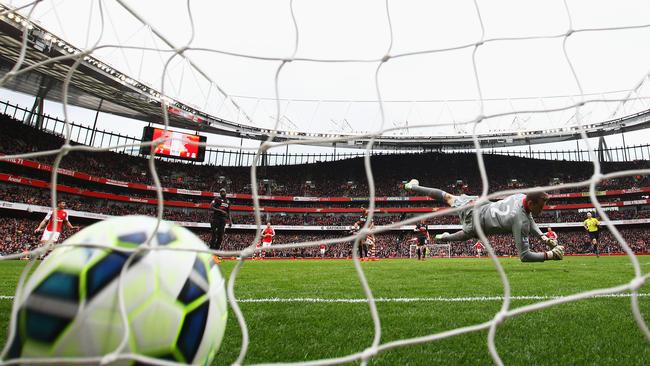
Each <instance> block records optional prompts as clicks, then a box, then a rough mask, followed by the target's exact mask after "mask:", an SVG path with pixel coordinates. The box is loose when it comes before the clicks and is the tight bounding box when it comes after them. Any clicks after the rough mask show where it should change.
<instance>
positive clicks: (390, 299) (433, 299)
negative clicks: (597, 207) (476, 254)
mask: <svg viewBox="0 0 650 366" xmlns="http://www.w3.org/2000/svg"><path fill="white" fill-rule="evenodd" d="M638 295H639V297H648V296H650V293H646V292H641V293H639V294H638ZM630 296H632V295H631V294H629V293H624V294H608V295H597V296H593V297H591V298H627V297H630ZM561 297H562V296H546V295H525V296H510V300H515V301H516V300H540V301H543V300H551V299H559V298H561ZM13 299H14V297H13V296H8V295H0V300H13ZM503 299H504V297H503V296H474V297H377V298H375V302H487V301H503ZM367 301H368V299H362V298H347V299H346V298H339V299H327V298H320V297H289V298H282V297H267V298H260V299H255V298H244V299H239V300H237V302H240V303H273V302H283V303H291V302H306V303H365V302H367Z"/></svg>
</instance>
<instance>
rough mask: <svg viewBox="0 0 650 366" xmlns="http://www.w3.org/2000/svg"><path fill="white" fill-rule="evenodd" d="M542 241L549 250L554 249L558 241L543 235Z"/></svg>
mask: <svg viewBox="0 0 650 366" xmlns="http://www.w3.org/2000/svg"><path fill="white" fill-rule="evenodd" d="M541 239H542V241H543V242H544V244H546V246H547V247H548V248H549V249H553V248H555V247H556V246H557V240H555V239H551V238H549V237H548V236H546V235H542V237H541Z"/></svg>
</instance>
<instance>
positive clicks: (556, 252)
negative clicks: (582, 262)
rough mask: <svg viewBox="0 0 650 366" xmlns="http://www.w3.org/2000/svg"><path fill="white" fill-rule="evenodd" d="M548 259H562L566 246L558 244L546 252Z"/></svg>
mask: <svg viewBox="0 0 650 366" xmlns="http://www.w3.org/2000/svg"><path fill="white" fill-rule="evenodd" d="M544 254H545V256H546V260H554V261H561V260H562V258H564V247H563V246H561V245H556V246H555V248H553V249H551V250H549V251H548V252H546V253H544Z"/></svg>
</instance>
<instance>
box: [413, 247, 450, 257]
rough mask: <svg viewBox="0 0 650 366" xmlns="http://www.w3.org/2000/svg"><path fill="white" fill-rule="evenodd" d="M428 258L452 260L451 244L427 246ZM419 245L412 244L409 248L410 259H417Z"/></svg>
mask: <svg viewBox="0 0 650 366" xmlns="http://www.w3.org/2000/svg"><path fill="white" fill-rule="evenodd" d="M425 247H426V248H427V251H426V256H427V257H430V258H451V245H450V244H427V245H425ZM417 257H418V253H417V245H415V244H411V245H410V246H409V258H417Z"/></svg>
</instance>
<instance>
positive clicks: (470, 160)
mask: <svg viewBox="0 0 650 366" xmlns="http://www.w3.org/2000/svg"><path fill="white" fill-rule="evenodd" d="M0 125H1V126H2V128H0V152H1V153H4V154H15V153H24V152H33V151H42V150H51V149H57V148H59V147H60V146H61V145H62V143H63V139H62V138H61V137H58V136H55V135H53V134H50V133H46V132H43V131H39V130H37V129H34V128H32V127H30V126H27V125H24V124H22V123H21V122H19V121H15V120H12V119H11V118H10V117H8V116H1V115H0ZM34 159H36V160H39V161H43V162H49V163H52V161H53V159H54V156H44V157H38V158H34ZM372 159H373V160H372V165H373V174H374V178H375V185H376V194H377V195H379V196H399V195H404V192H403V191H402V190H400V184H401V183H402V182H403V181H404V180H407V179H410V178H412V177H416V176H417V178H419V179H420V181H421V182H422V183H423V184H426V185H428V186H435V187H438V188H443V189H446V190H449V191H450V192H453V193H458V192H465V193H477V192H480V190H481V189H480V188H481V180H480V176H479V173H478V168H477V163H476V156H475V155H474V154H460V153H456V154H451V153H423V154H406V155H385V156H384V155H382V156H374V157H373V158H372ZM484 159H485V164H486V168H487V172H488V174H489V182H490V191H492V192H494V191H498V190H503V189H508V188H523V187H530V186H536V185H549V184H555V183H561V182H576V181H583V180H586V179H588V178H589V177H590V175H591V174H592V173H593V166H592V164H591V163H583V162H570V161H556V160H533V159H527V158H520V157H511V156H500V155H489V154H486V155H484ZM531 164H534V169H531V168H530V167H531ZM649 164H650V163H649V162H648V161H636V162H629V163H604V164H603V167H602V168H603V171H604V172H609V171H618V170H624V169H633V168H647V167H648V166H649ZM423 166H425V167H427V169H422V167H423ZM61 167H62V168H67V169H71V170H76V171H81V172H85V173H88V174H91V175H95V176H100V177H108V178H112V179H117V180H122V181H127V182H138V183H145V184H152V180H151V178H150V174H149V168H148V160H147V159H145V158H142V157H137V156H132V155H127V154H122V153H113V152H71V153H70V154H68V155H67V156H66V157H65V158H64V159H63V160H62V162H61ZM156 167H157V171H158V174H159V177H160V179H161V181H162V184H163V185H164V186H166V187H176V188H185V189H195V190H207V191H217V190H218V189H219V188H222V187H224V188H226V189H227V190H228V191H229V192H236V193H250V178H249V177H250V169H249V168H246V167H216V166H209V165H194V164H181V163H175V162H168V161H162V160H159V161H157V162H156ZM441 172H444V174H441ZM258 178H259V182H258V191H259V193H260V194H274V195H296V196H319V197H327V196H337V197H340V196H349V197H363V196H367V195H368V185H367V177H366V176H365V169H364V166H363V159H360V158H359V159H348V160H340V161H335V162H326V163H316V164H307V165H291V166H267V167H260V168H259V172H258ZM641 186H650V178H649V177H648V176H633V177H626V178H619V179H615V180H609V181H602V182H600V184H599V185H598V189H599V190H604V189H617V188H632V187H641ZM585 189H586V187H585V188H577V189H574V190H573V191H583V190H585ZM568 191H570V190H563V192H568Z"/></svg>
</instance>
